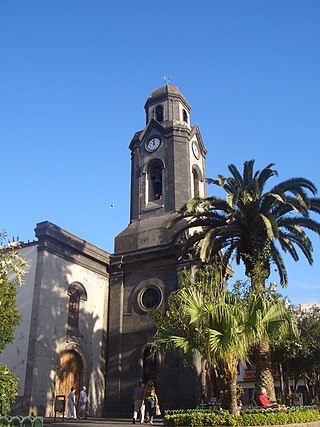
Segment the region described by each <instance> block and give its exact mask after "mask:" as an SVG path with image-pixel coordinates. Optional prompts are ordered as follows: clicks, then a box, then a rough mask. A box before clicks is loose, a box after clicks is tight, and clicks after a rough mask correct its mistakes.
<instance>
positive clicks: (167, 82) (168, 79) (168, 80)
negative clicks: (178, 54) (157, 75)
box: [163, 74, 171, 85]
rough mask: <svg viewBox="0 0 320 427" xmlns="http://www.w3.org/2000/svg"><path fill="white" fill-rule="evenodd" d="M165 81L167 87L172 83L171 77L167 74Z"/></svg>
mask: <svg viewBox="0 0 320 427" xmlns="http://www.w3.org/2000/svg"><path fill="white" fill-rule="evenodd" d="M163 80H164V81H165V82H166V85H168V84H169V83H170V82H171V80H170V77H169V76H168V75H167V74H166V75H165V76H163Z"/></svg>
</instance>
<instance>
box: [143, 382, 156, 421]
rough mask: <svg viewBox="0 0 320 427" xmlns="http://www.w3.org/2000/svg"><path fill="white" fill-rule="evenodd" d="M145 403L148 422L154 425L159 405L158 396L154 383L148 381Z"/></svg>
mask: <svg viewBox="0 0 320 427" xmlns="http://www.w3.org/2000/svg"><path fill="white" fill-rule="evenodd" d="M144 403H145V405H146V422H150V424H153V416H154V412H155V408H156V405H157V404H158V396H157V393H156V389H155V386H154V383H153V381H148V383H147V387H146V389H145V391H144Z"/></svg>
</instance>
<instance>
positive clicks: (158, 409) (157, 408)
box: [156, 405, 161, 415]
mask: <svg viewBox="0 0 320 427" xmlns="http://www.w3.org/2000/svg"><path fill="white" fill-rule="evenodd" d="M156 415H161V411H160V406H159V405H156Z"/></svg>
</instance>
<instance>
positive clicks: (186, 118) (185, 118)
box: [182, 110, 188, 123]
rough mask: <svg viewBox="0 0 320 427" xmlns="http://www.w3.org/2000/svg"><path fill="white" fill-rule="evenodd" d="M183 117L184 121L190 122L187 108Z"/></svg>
mask: <svg viewBox="0 0 320 427" xmlns="http://www.w3.org/2000/svg"><path fill="white" fill-rule="evenodd" d="M182 117H183V121H184V122H186V123H188V113H187V112H186V110H183V112H182Z"/></svg>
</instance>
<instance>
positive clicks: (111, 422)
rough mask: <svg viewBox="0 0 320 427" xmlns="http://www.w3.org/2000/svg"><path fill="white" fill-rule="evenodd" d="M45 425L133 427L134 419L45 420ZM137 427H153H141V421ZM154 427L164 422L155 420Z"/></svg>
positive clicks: (51, 426) (53, 426)
mask: <svg viewBox="0 0 320 427" xmlns="http://www.w3.org/2000/svg"><path fill="white" fill-rule="evenodd" d="M43 425H44V426H45V427H86V426H88V427H108V426H116V427H129V426H132V425H133V424H132V418H87V419H86V420H74V421H73V420H66V419H64V421H62V418H60V417H59V418H58V417H57V418H56V421H54V418H45V419H44V422H43ZM135 425H136V426H137V427H139V426H145V427H149V426H150V427H151V425H150V423H148V424H146V423H144V424H143V425H141V424H140V423H139V421H137V422H136V424H135ZM153 425H154V426H156V427H159V426H163V424H162V420H161V419H159V418H158V419H157V418H155V419H154V421H153Z"/></svg>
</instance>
